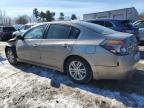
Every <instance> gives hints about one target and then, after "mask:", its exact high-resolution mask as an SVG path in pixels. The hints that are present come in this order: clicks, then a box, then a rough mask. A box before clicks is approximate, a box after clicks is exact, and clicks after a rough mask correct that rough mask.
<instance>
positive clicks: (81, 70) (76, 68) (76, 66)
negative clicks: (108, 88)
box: [69, 61, 86, 80]
mask: <svg viewBox="0 0 144 108" xmlns="http://www.w3.org/2000/svg"><path fill="white" fill-rule="evenodd" d="M69 72H70V75H71V76H72V77H73V78H74V79H75V80H83V79H84V78H85V77H86V68H85V66H84V64H83V63H81V62H80V61H73V62H71V63H70V65H69Z"/></svg>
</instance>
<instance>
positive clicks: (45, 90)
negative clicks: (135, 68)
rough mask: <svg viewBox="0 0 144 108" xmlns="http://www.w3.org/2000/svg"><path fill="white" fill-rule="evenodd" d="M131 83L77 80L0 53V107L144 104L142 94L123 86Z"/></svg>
mask: <svg viewBox="0 0 144 108" xmlns="http://www.w3.org/2000/svg"><path fill="white" fill-rule="evenodd" d="M141 65H142V64H141ZM143 66H144V65H143ZM137 82H138V83H139V82H140V84H142V85H141V86H143V87H144V85H143V83H142V81H136V84H137ZM124 83H125V85H126V86H123V85H124ZM131 83H132V82H130V83H127V82H122V83H119V82H118V83H117V82H113V81H110V82H108V81H92V82H91V83H90V84H87V85H82V84H76V83H73V82H72V81H71V80H70V79H69V77H67V76H66V75H64V74H62V73H60V72H57V71H54V70H50V69H45V68H41V67H37V66H33V65H28V64H20V65H19V66H16V67H14V66H11V65H10V64H9V63H8V61H7V60H6V58H5V55H4V54H2V55H1V56H0V108H125V107H133V108H144V94H142V92H140V93H141V94H139V92H137V91H130V92H129V89H126V87H130V86H129V85H130V84H131ZM99 85H100V86H99ZM113 88H114V89H113ZM115 88H116V89H115ZM142 89H144V88H142ZM143 93H144V92H143Z"/></svg>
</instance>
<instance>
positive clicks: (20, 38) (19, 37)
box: [16, 35, 24, 40]
mask: <svg viewBox="0 0 144 108" xmlns="http://www.w3.org/2000/svg"><path fill="white" fill-rule="evenodd" d="M16 39H17V40H24V38H23V36H21V35H18V36H16Z"/></svg>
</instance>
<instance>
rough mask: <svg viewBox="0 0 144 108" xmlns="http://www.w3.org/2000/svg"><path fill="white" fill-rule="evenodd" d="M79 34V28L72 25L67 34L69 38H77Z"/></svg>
mask: <svg viewBox="0 0 144 108" xmlns="http://www.w3.org/2000/svg"><path fill="white" fill-rule="evenodd" d="M79 34H80V30H79V29H77V28H74V27H71V31H70V34H69V38H70V39H77V38H78V36H79Z"/></svg>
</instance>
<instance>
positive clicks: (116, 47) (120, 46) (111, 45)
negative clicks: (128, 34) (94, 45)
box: [101, 40, 128, 55]
mask: <svg viewBox="0 0 144 108" xmlns="http://www.w3.org/2000/svg"><path fill="white" fill-rule="evenodd" d="M101 46H102V47H103V48H104V49H106V50H108V51H110V52H111V53H114V54H116V55H127V54H128V50H127V48H126V45H125V44H124V42H123V41H122V40H105V41H104V42H103V43H102V44H101Z"/></svg>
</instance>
